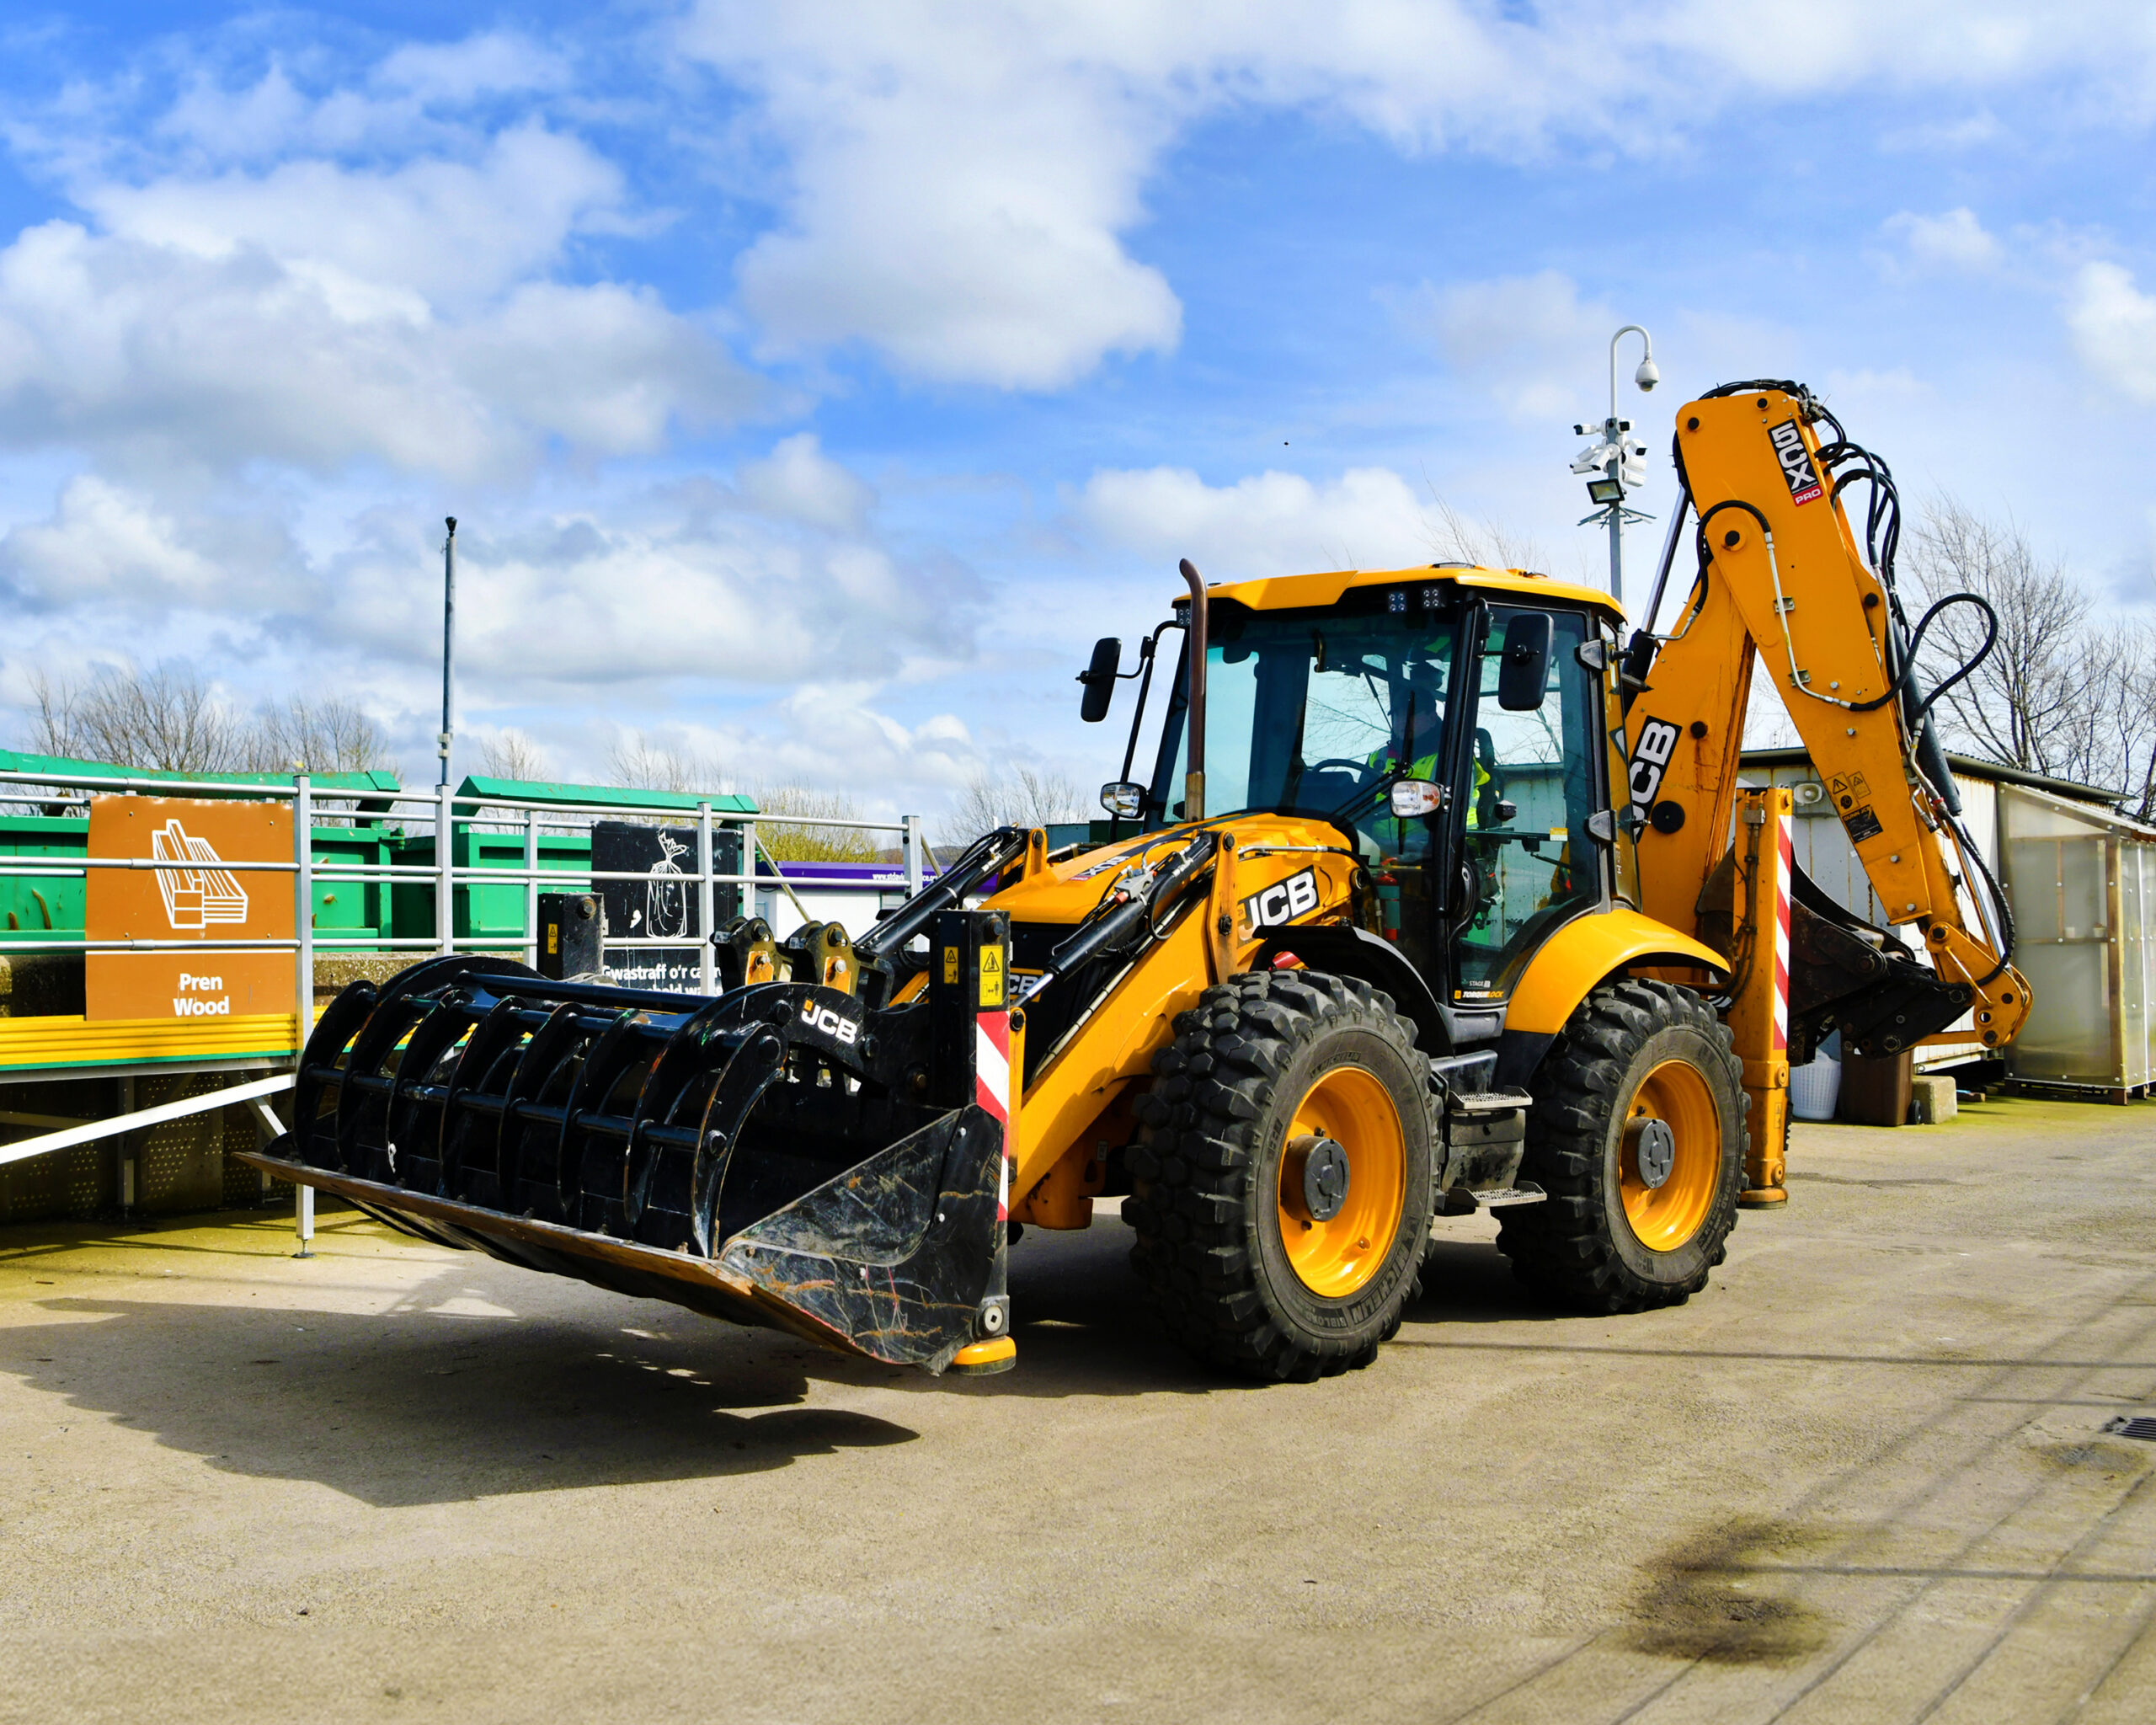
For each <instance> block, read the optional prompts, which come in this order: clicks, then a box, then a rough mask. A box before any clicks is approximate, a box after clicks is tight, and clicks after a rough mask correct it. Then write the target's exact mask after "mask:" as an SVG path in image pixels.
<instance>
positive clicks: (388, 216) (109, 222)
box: [0, 126, 758, 478]
mask: <svg viewBox="0 0 2156 1725" xmlns="http://www.w3.org/2000/svg"><path fill="white" fill-rule="evenodd" d="M78 199H79V201H80V202H81V204H82V205H83V207H84V208H86V209H87V210H89V211H93V213H94V215H95V216H96V217H97V218H98V224H97V226H96V227H94V228H93V227H89V226H86V225H84V224H83V223H79V222H67V221H55V222H45V223H44V224H42V225H40V226H39V227H32V228H29V229H26V230H24V232H22V233H20V234H19V235H18V236H17V238H15V240H14V242H13V243H12V244H10V245H9V246H8V247H7V248H5V249H4V251H0V436H5V437H8V438H9V439H10V440H11V441H14V442H15V443H17V444H18V445H19V446H21V445H26V444H36V443H42V442H51V441H73V442H77V443H78V444H82V445H86V446H90V447H93V448H103V449H109V450H119V451H124V452H125V455H126V456H127V457H128V458H129V459H131V460H133V461H135V462H138V463H139V462H142V461H144V460H146V459H147V460H148V461H150V462H153V463H156V464H159V465H177V466H184V467H191V468H200V467H205V466H208V467H216V466H222V467H227V468H232V467H238V466H241V465H243V464H245V463H247V462H253V461H268V462H279V463H289V464H293V465H296V466H300V467H310V468H313V469H316V470H318V471H319V470H326V469H334V468H337V467H341V466H344V465H345V464H348V463H350V462H355V461H360V460H366V459H371V460H374V461H378V462H386V463H387V464H388V465H390V466H392V467H400V468H403V469H406V470H409V471H425V472H433V473H444V474H448V475H453V476H456V477H458V478H473V477H477V476H481V475H487V474H496V473H502V472H504V470H507V469H510V468H512V467H515V466H517V465H518V464H520V463H523V462H529V461H531V460H532V459H534V458H536V456H537V455H538V454H539V453H540V451H542V448H543V447H544V446H546V445H547V443H548V442H549V441H554V440H558V441H560V442H562V443H563V444H566V445H568V446H570V447H571V448H573V449H574V450H577V451H582V452H585V453H588V454H595V455H600V456H620V455H625V454H633V453H642V452H648V451H654V450H656V449H659V448H660V447H661V446H663V445H664V443H665V441H667V438H668V436H669V435H670V430H671V429H672V427H673V425H675V422H676V421H683V422H688V423H703V422H708V421H711V420H714V419H726V418H728V417H733V416H736V415H738V414H740V413H742V412H743V411H744V410H745V409H747V408H748V407H749V406H750V404H751V403H753V402H754V401H755V399H756V398H757V393H758V392H757V389H756V387H755V384H754V382H753V381H752V380H750V378H748V377H746V376H745V375H744V373H742V372H741V371H740V370H739V368H738V367H737V366H735V365H734V362H733V361H732V360H731V359H730V358H729V357H728V355H727V353H726V351H725V350H724V348H723V345H722V344H720V343H719V342H718V340H717V339H715V338H714V336H713V335H712V333H711V332H710V331H709V330H708V329H707V328H703V327H702V326H701V325H700V324H698V323H696V322H695V321H693V320H691V319H688V318H683V317H680V316H679V315H677V314H676V313H675V312H670V310H668V309H667V308H666V307H665V306H664V305H663V304H662V303H661V302H660V301H659V297H658V296H657V295H656V294H654V293H653V292H651V291H648V290H643V289H630V288H625V287H620V286H613V285H611V284H606V283H598V284H592V285H570V284H567V283H563V282H558V281H555V280H549V279H547V272H548V271H549V270H550V269H551V268H552V266H553V265H554V264H556V263H557V262H558V260H559V259H560V258H561V256H562V254H563V250H564V248H565V247H566V246H567V245H568V243H569V241H570V239H571V238H572V237H573V235H574V233H575V232H576V231H577V230H578V228H579V226H580V225H581V224H584V222H588V221H589V220H590V219H591V218H593V217H594V216H595V215H597V214H601V213H605V212H609V211H613V210H615V209H616V208H617V207H618V206H619V204H620V201H621V199H622V189H621V185H620V182H619V177H618V175H617V174H616V172H615V170H614V169H613V168H611V167H610V166H608V165H607V164H606V163H604V162H602V161H601V160H600V158H598V157H596V156H595V155H594V154H593V153H592V152H591V151H590V148H589V147H586V146H585V145H584V144H583V143H581V142H579V141H577V140H575V139H574V138H570V137H566V136H558V135H557V134H555V133H552V132H549V131H545V130H543V129H541V128H538V127H536V126H517V127H515V128H513V129H511V130H510V131H505V132H504V133H502V134H501V135H499V136H497V137H495V138H494V139H493V140H492V141H491V142H488V144H487V145H486V146H485V147H484V148H483V150H481V151H479V152H477V153H476V155H475V156H474V158H473V159H472V160H469V161H453V160H446V159H440V158H426V159H421V160H415V161H410V162H407V163H403V164H402V165H400V166H398V167H395V168H384V169H373V168H348V167H344V166H342V165H340V164H339V163H334V162H331V161H328V160H322V159H309V160H302V161H295V162H287V163H281V164H280V165H279V166H277V167H275V168H271V169H270V170H269V171H267V172H265V173H261V174H254V173H247V172H240V171H232V172H228V173H225V174H219V175H217V176H216V177H214V178H209V179H184V178H178V177H168V178H163V179H153V180H150V181H147V182H145V183H143V184H115V183H107V184H98V185H95V186H92V187H90V188H88V189H86V190H82V191H81V192H79V193H78Z"/></svg>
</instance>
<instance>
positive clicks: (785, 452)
mask: <svg viewBox="0 0 2156 1725" xmlns="http://www.w3.org/2000/svg"><path fill="white" fill-rule="evenodd" d="M736 483H738V484H739V487H740V489H741V494H742V496H743V497H744V498H746V499H748V500H749V501H750V503H751V504H753V505H755V507H756V508H758V509H759V510H762V511H763V512H764V513H765V514H766V515H777V516H780V517H782V518H784V519H786V520H788V521H799V522H801V523H803V525H804V526H811V527H823V528H826V529H828V530H830V531H832V532H837V533H857V532H859V531H861V528H862V523H863V522H864V521H866V520H867V515H868V511H869V509H870V508H871V507H872V506H873V505H874V503H875V501H876V494H875V493H874V492H873V491H872V490H870V489H868V487H867V485H865V484H863V483H862V482H861V480H860V479H859V478H856V477H855V476H854V475H853V474H852V473H849V472H847V471H846V468H844V467H841V466H840V465H839V464H838V463H837V462H835V461H833V460H831V459H830V457H828V456H826V455H825V453H824V451H823V448H822V446H821V445H820V444H819V442H818V441H817V438H816V435H815V434H814V432H810V431H803V432H800V433H798V434H797V435H794V436H792V437H788V438H785V439H783V440H782V441H780V443H779V445H778V446H777V447H776V449H774V450H773V451H771V456H770V457H769V458H768V459H767V460H765V461H760V462H744V464H743V465H742V467H741V471H740V473H739V475H738V476H737V478H736Z"/></svg>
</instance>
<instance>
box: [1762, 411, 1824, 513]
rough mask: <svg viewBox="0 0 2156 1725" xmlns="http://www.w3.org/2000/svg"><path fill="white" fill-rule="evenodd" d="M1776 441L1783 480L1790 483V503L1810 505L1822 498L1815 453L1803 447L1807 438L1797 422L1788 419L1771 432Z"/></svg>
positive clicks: (1769, 433)
mask: <svg viewBox="0 0 2156 1725" xmlns="http://www.w3.org/2000/svg"><path fill="white" fill-rule="evenodd" d="M1767 435H1768V436H1769V437H1770V438H1771V439H1773V440H1774V458H1775V459H1776V460H1777V461H1779V462H1781V464H1782V478H1785V480H1787V481H1788V482H1789V500H1790V502H1791V503H1811V502H1813V501H1815V500H1816V499H1817V498H1818V497H1819V496H1820V495H1821V486H1820V483H1819V473H1818V470H1817V468H1816V467H1813V466H1812V451H1809V450H1808V449H1806V447H1805V446H1804V434H1803V432H1801V431H1800V430H1797V425H1796V420H1794V419H1785V420H1783V421H1782V422H1781V424H1780V425H1774V426H1770V427H1769V428H1768V431H1767Z"/></svg>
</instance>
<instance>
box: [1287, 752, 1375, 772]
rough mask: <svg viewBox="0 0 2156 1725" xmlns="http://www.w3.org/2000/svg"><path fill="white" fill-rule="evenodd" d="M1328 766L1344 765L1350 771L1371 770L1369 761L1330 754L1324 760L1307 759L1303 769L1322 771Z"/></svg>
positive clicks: (1306, 770)
mask: <svg viewBox="0 0 2156 1725" xmlns="http://www.w3.org/2000/svg"><path fill="white" fill-rule="evenodd" d="M1328 766H1344V767H1346V768H1347V769H1348V772H1369V770H1370V763H1369V761H1350V760H1349V759H1348V757H1347V756H1344V755H1328V756H1326V757H1325V759H1324V760H1322V761H1305V762H1304V763H1303V771H1304V772H1323V771H1324V770H1325V769H1326V767H1328Z"/></svg>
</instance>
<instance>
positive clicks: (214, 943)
mask: <svg viewBox="0 0 2156 1725" xmlns="http://www.w3.org/2000/svg"><path fill="white" fill-rule="evenodd" d="M90 855H91V856H92V857H128V858H131V859H134V860H136V861H141V862H154V863H167V864H170V865H172V866H170V867H167V868H91V869H89V870H88V880H87V881H86V882H85V883H84V890H83V908H84V913H85V914H84V918H83V921H84V932H85V934H86V935H87V936H88V938H89V939H91V940H157V941H189V942H192V943H197V944H198V945H199V946H200V948H202V950H200V951H199V952H187V951H179V950H168V951H164V952H149V953H90V954H89V955H88V960H87V962H86V964H85V965H84V975H83V992H84V996H85V998H84V1001H83V1007H84V1016H85V1017H91V1018H198V1017H201V1018H207V1017H244V1016H247V1015H249V1014H253V1013H263V1012H291V1010H292V1009H293V1001H294V1000H295V998H296V990H295V988H294V986H293V978H294V975H295V974H296V966H295V961H294V959H293V956H292V954H291V953H289V952H275V951H265V950H262V949H259V948H257V949H253V950H246V949H242V950H237V951H235V950H232V949H231V948H226V949H224V950H221V951H220V950H218V949H217V948H218V945H219V943H220V942H223V941H236V940H238V941H246V940H290V939H291V937H292V930H293V921H292V897H293V888H292V877H291V874H289V873H277V872H274V871H271V870H267V869H264V870H259V871H258V870H253V869H235V868H228V867H227V866H225V865H227V864H229V863H290V862H291V860H292V812H291V809H288V808H286V807H285V806H283V805H282V804H275V803H242V802H231V803H204V802H187V801H181V800H179V799H177V798H164V797H99V798H96V799H94V800H93V802H92V803H91V804H90Z"/></svg>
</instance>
